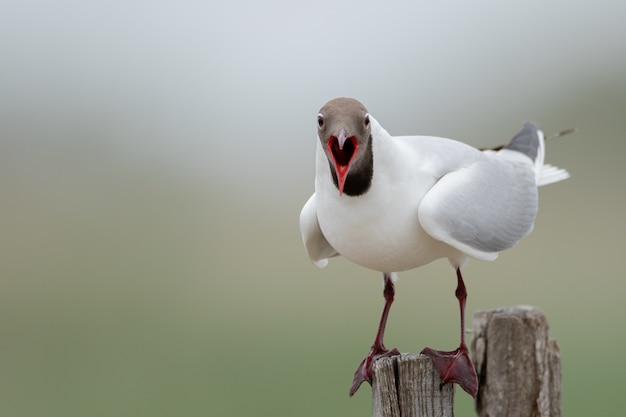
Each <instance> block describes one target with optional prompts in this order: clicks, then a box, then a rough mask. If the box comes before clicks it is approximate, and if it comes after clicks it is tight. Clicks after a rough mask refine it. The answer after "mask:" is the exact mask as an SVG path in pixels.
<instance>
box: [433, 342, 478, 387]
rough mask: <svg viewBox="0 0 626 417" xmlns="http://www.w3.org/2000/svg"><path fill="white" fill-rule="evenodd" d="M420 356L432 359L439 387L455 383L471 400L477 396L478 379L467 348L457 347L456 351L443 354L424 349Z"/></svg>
mask: <svg viewBox="0 0 626 417" xmlns="http://www.w3.org/2000/svg"><path fill="white" fill-rule="evenodd" d="M422 355H426V356H428V357H429V358H431V359H432V361H433V364H434V365H435V369H437V372H438V373H439V377H440V378H441V385H444V384H447V383H448V382H456V383H457V384H459V385H460V386H461V388H463V389H464V390H465V392H467V393H468V394H469V395H471V396H472V397H473V398H476V394H478V377H477V376H476V370H475V369H474V365H473V364H472V361H471V360H470V357H469V354H468V352H467V347H465V346H459V348H457V349H456V350H453V351H450V352H444V351H440V350H434V349H431V348H424V350H422Z"/></svg>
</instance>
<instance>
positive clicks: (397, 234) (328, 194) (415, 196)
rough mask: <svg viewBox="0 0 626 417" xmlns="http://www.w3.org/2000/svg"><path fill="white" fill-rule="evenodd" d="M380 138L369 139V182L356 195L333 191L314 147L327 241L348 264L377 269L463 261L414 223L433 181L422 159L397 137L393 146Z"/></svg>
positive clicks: (324, 160) (319, 207)
mask: <svg viewBox="0 0 626 417" xmlns="http://www.w3.org/2000/svg"><path fill="white" fill-rule="evenodd" d="M380 142H381V141H380V140H379V141H374V143H373V153H374V176H373V180H372V185H371V187H370V189H369V191H368V192H367V193H365V194H363V195H361V196H356V197H351V196H348V195H345V194H344V195H341V196H340V195H339V191H338V190H337V188H336V187H335V185H334V184H333V182H332V178H331V173H330V167H329V165H328V160H327V158H326V155H325V154H324V152H323V151H322V149H321V147H319V146H318V151H317V158H318V160H317V167H318V169H317V176H316V184H315V193H316V198H317V217H318V221H319V225H320V228H321V230H322V232H323V233H324V236H325V237H326V239H327V240H328V242H329V243H330V244H331V245H332V247H333V248H335V250H337V252H339V253H340V254H341V255H342V256H344V257H346V258H347V259H349V260H351V261H352V262H354V263H357V264H359V265H362V266H364V267H366V268H370V269H374V270H377V271H382V272H399V271H404V270H407V269H413V268H416V267H418V266H421V265H424V264H427V263H429V262H431V261H433V260H435V259H438V258H441V257H449V258H454V259H459V260H460V259H464V258H465V255H464V254H461V253H460V252H459V251H457V250H456V249H454V248H452V247H451V246H449V245H447V244H445V243H443V242H440V241H437V240H435V239H433V238H432V237H431V236H430V235H428V234H427V233H426V232H425V231H424V230H423V229H422V227H421V226H420V224H419V219H418V207H419V204H420V201H421V199H422V198H423V196H424V195H425V194H426V193H427V192H428V190H430V188H431V187H432V186H433V184H434V183H435V182H436V177H435V176H434V175H433V173H431V172H429V171H428V169H427V168H428V162H427V161H422V160H420V158H419V155H416V154H415V152H414V151H411V149H409V148H406V149H404V148H403V142H402V141H394V143H393V146H390V145H391V144H388V143H380ZM382 146H384V147H385V148H384V149H383V148H382ZM407 146H408V144H407Z"/></svg>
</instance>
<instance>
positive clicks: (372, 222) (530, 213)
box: [300, 97, 569, 397]
mask: <svg viewBox="0 0 626 417" xmlns="http://www.w3.org/2000/svg"><path fill="white" fill-rule="evenodd" d="M317 138H318V140H317V150H316V164H315V170H316V171H315V192H314V194H313V195H312V196H311V197H310V198H309V200H308V201H307V202H306V204H305V205H304V207H303V208H302V211H301V213H300V230H301V234H302V240H303V242H304V246H305V248H306V251H307V253H308V256H309V258H310V259H311V261H312V262H313V263H314V264H315V265H316V266H318V267H325V266H326V265H327V264H328V259H329V258H331V257H334V256H339V255H341V256H343V257H345V258H347V259H349V260H350V261H352V262H354V263H356V264H358V265H360V266H363V267H365V268H368V269H372V270H375V271H379V272H382V273H383V295H384V299H385V304H384V308H383V312H382V316H381V319H380V323H379V326H378V331H377V333H376V337H375V339H374V343H373V345H372V347H371V349H370V352H369V354H368V355H367V356H366V357H365V358H364V359H363V361H362V362H361V363H360V365H359V366H358V368H357V370H356V372H355V374H354V379H353V382H352V386H351V387H350V396H352V395H354V393H355V392H356V391H357V390H358V388H359V387H360V386H361V384H362V383H363V382H364V381H367V382H369V383H370V384H371V383H372V366H373V363H374V362H375V361H376V360H377V359H378V358H380V357H385V356H393V355H399V354H400V352H399V351H398V350H397V349H387V348H386V347H385V345H384V343H383V338H384V332H385V326H386V323H387V317H388V315H389V310H390V308H391V304H392V303H393V299H394V295H395V285H394V283H395V282H396V280H397V273H398V272H401V271H406V270H410V269H414V268H417V267H420V266H422V265H425V264H428V263H429V262H432V261H434V260H436V259H439V258H447V259H448V261H449V262H450V264H451V265H452V267H453V268H454V270H455V271H456V278H457V288H456V291H455V296H456V298H457V299H458V302H459V309H460V319H461V320H460V321H461V340H460V343H459V346H458V348H456V349H455V350H452V351H441V350H435V349H431V348H425V349H424V350H422V352H421V353H422V354H424V355H426V356H428V357H430V358H431V359H432V361H433V364H434V366H435V368H436V369H437V371H438V373H439V376H440V377H441V381H442V382H441V384H442V385H443V384H446V383H457V384H459V385H460V386H461V387H462V388H463V389H464V390H465V391H466V392H467V393H468V394H470V395H471V396H472V397H476V394H477V393H478V379H477V377H476V371H475V369H474V366H473V365H472V361H471V360H470V357H469V354H468V349H467V345H466V344H465V335H464V325H465V303H466V299H467V291H466V288H465V284H464V282H463V277H462V275H461V268H462V267H463V266H464V265H465V264H466V262H467V261H468V260H469V259H470V258H474V259H479V260H485V261H493V260H494V259H496V258H497V256H498V253H499V252H500V251H503V250H505V249H509V248H511V247H513V246H515V245H516V244H517V243H518V242H519V241H520V240H521V239H522V238H523V237H524V236H526V235H528V234H529V233H530V232H531V231H532V229H533V222H534V219H535V216H536V214H537V199H538V198H537V187H538V186H542V185H546V184H551V183H554V182H558V181H562V180H564V179H567V178H568V177H569V173H568V172H567V171H565V170H564V169H560V168H557V167H554V166H551V165H548V164H544V149H545V148H544V134H543V132H542V131H541V130H540V129H539V128H538V127H537V125H535V124H533V123H530V122H527V123H525V124H524V125H523V127H522V129H521V130H520V131H519V133H517V134H516V135H515V137H513V139H512V140H511V141H510V142H509V143H508V144H507V145H504V146H500V147H498V148H494V149H487V150H480V149H476V148H474V147H472V146H469V145H467V144H464V143H462V142H458V141H455V140H452V139H445V138H440V137H431V136H391V135H390V134H389V133H387V131H386V130H385V129H384V128H383V127H382V126H381V125H380V124H379V123H378V121H377V120H376V119H375V118H374V117H373V116H372V115H371V114H369V112H368V111H367V109H366V108H365V107H364V106H363V104H361V103H360V102H359V101H357V100H355V99H352V98H346V97H341V98H336V99H333V100H331V101H329V102H328V103H326V104H325V105H324V106H323V107H322V108H321V110H320V111H319V114H318V115H317Z"/></svg>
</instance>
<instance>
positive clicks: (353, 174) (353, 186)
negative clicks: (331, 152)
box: [328, 135, 374, 197]
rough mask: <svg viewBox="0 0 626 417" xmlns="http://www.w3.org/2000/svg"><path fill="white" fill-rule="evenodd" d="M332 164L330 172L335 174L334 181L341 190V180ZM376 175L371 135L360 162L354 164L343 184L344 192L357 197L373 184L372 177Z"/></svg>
mask: <svg viewBox="0 0 626 417" xmlns="http://www.w3.org/2000/svg"><path fill="white" fill-rule="evenodd" d="M328 163H329V164H330V172H331V174H332V176H333V183H334V184H335V187H337V190H339V181H338V180H337V173H336V172H335V169H334V168H333V165H332V163H331V162H330V161H329V162H328ZM373 175H374V155H373V153H372V136H371V135H370V137H369V140H368V141H367V148H366V149H365V154H364V155H363V158H362V159H361V160H360V161H359V163H358V164H355V165H352V167H351V168H350V172H348V176H347V177H346V182H345V184H344V185H343V193H344V194H347V195H349V196H351V197H356V196H359V195H363V194H365V193H366V192H367V191H368V190H369V189H370V187H371V186H372V177H373Z"/></svg>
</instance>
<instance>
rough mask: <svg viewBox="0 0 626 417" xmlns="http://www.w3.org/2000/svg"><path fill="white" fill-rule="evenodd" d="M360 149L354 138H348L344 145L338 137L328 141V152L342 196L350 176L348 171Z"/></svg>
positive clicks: (332, 137)
mask: <svg viewBox="0 0 626 417" xmlns="http://www.w3.org/2000/svg"><path fill="white" fill-rule="evenodd" d="M358 148H359V145H358V142H357V140H356V137H354V136H350V137H348V138H346V139H345V141H344V142H343V144H342V143H341V141H340V140H339V139H337V136H331V137H330V139H329V140H328V151H329V153H330V155H331V156H332V158H333V164H334V166H335V171H336V173H337V181H338V186H339V194H340V195H341V194H342V193H343V186H344V184H345V182H346V177H347V176H348V170H349V169H350V165H351V164H352V160H353V159H354V155H356V151H357V150H358Z"/></svg>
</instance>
